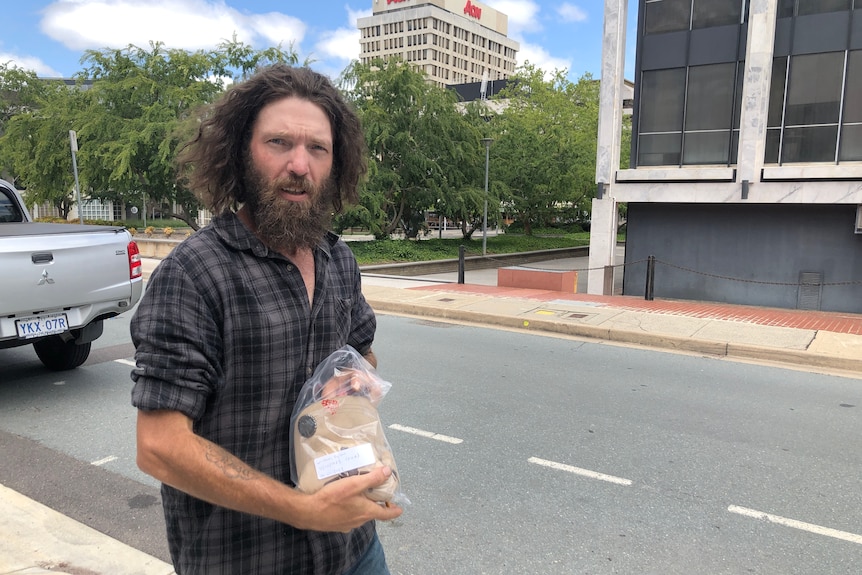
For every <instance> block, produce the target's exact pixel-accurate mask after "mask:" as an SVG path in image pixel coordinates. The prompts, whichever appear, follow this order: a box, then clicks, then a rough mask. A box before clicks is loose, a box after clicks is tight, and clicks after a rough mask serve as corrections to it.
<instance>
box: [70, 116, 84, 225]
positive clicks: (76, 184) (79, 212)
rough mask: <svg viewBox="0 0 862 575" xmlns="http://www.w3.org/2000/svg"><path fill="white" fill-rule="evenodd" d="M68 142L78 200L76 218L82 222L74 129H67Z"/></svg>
mask: <svg viewBox="0 0 862 575" xmlns="http://www.w3.org/2000/svg"><path fill="white" fill-rule="evenodd" d="M69 144H70V146H71V147H72V171H73V172H75V197H76V199H77V201H78V220H80V222H81V223H82V224H83V223H84V211H83V208H84V206H83V205H82V204H81V186H80V185H79V184H78V160H77V158H75V152H77V151H78V134H76V133H75V130H69Z"/></svg>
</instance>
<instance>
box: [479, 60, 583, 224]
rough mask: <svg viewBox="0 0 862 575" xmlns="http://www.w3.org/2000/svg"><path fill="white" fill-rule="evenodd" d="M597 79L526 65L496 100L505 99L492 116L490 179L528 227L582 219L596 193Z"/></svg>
mask: <svg viewBox="0 0 862 575" xmlns="http://www.w3.org/2000/svg"><path fill="white" fill-rule="evenodd" d="M598 93H599V86H598V82H596V81H594V80H593V79H592V77H591V76H590V75H589V74H586V75H584V76H583V77H581V78H580V80H578V82H577V83H572V82H571V81H569V80H568V79H567V78H566V74H565V71H556V72H555V73H554V74H553V75H552V76H551V78H550V79H549V80H547V79H545V76H544V72H542V70H540V69H538V68H535V67H534V66H532V65H530V64H529V63H526V64H524V65H523V66H522V67H521V68H520V69H519V70H518V73H517V74H515V76H514V77H513V78H512V79H511V80H510V82H509V84H508V87H507V88H506V90H504V91H503V92H501V93H500V94H499V96H498V97H499V98H503V99H507V100H508V101H509V105H508V106H507V107H506V108H505V109H504V110H503V111H502V112H501V114H500V116H499V117H498V118H497V119H496V120H495V125H496V132H497V137H496V140H495V142H494V145H493V147H492V149H491V153H492V155H493V159H492V165H494V179H495V182H496V183H497V185H499V186H500V188H501V190H502V191H501V194H502V196H503V197H504V199H505V200H507V201H508V202H510V203H511V206H512V209H513V211H514V214H515V218H516V219H517V220H518V221H519V222H521V223H522V224H523V226H524V233H526V234H528V235H529V234H531V233H532V230H533V228H534V227H536V226H539V227H544V226H549V225H551V224H553V223H555V222H557V221H560V220H569V221H584V220H585V219H586V220H588V219H589V218H588V214H589V210H590V201H591V199H592V197H594V195H595V184H594V180H595V160H596V139H597V131H598Z"/></svg>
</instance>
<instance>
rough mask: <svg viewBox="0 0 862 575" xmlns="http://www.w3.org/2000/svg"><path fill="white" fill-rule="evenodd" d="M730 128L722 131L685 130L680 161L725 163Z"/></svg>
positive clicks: (688, 162) (685, 162)
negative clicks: (683, 146)
mask: <svg viewBox="0 0 862 575" xmlns="http://www.w3.org/2000/svg"><path fill="white" fill-rule="evenodd" d="M729 147H730V130H726V131H723V132H686V134H685V149H684V150H683V155H682V163H683V164H686V165H692V164H727V163H728V161H727V156H728V154H727V151H728V148H729Z"/></svg>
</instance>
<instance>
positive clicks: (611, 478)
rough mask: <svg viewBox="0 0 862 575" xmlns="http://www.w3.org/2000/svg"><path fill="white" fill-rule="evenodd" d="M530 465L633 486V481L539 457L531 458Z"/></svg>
mask: <svg viewBox="0 0 862 575" xmlns="http://www.w3.org/2000/svg"><path fill="white" fill-rule="evenodd" d="M527 461H529V462H530V463H535V464H536V465H541V466H543V467H550V468H551V469H557V470H559V471H567V472H569V473H574V474H575V475H582V476H584V477H589V478H590V479H598V480H600V481H607V482H608V483H616V484H617V485H631V484H632V480H631V479H623V478H622V477H614V476H613V475H607V474H605V473H599V472H598V471H590V470H589V469H581V468H580V467H574V466H572V465H566V464H565V463H558V462H556V461H548V460H547V459H539V458H538V457H531V458H530V459H528V460H527Z"/></svg>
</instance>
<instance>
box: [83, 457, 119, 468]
mask: <svg viewBox="0 0 862 575" xmlns="http://www.w3.org/2000/svg"><path fill="white" fill-rule="evenodd" d="M116 460H117V456H116V455H109V456H107V457H103V458H102V459H97V460H96V461H91V462H90V465H95V466H97V467H98V466H100V465H104V464H106V463H110V462H112V461H116Z"/></svg>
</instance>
